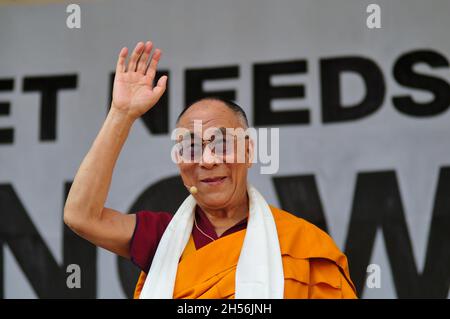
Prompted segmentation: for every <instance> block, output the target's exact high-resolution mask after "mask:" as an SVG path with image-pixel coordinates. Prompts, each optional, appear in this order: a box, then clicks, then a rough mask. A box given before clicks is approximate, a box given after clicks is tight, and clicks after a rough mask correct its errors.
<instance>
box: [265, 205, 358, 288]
mask: <svg viewBox="0 0 450 319" xmlns="http://www.w3.org/2000/svg"><path fill="white" fill-rule="evenodd" d="M270 209H271V211H272V214H273V216H274V220H275V224H276V227H277V232H278V238H279V242H280V250H281V253H282V255H283V256H285V257H289V258H287V259H286V260H288V259H290V260H292V262H294V261H295V264H296V265H300V264H302V263H304V262H306V263H307V265H308V266H307V268H308V269H309V270H308V272H309V276H310V280H312V281H315V280H319V279H317V278H329V279H327V280H328V281H329V282H336V285H337V284H338V282H339V281H340V278H341V275H342V276H343V277H344V278H345V279H346V281H347V282H348V283H349V285H350V286H351V287H352V289H353V290H354V285H353V283H352V281H351V279H350V273H349V267H348V262H347V257H346V256H345V254H344V253H343V252H342V251H341V250H340V249H339V248H338V247H337V245H336V243H335V242H334V240H333V239H332V238H331V237H330V235H328V234H327V233H326V232H324V231H323V230H321V229H320V228H319V227H317V226H315V225H314V224H312V223H310V222H308V221H306V220H305V219H303V218H300V217H297V216H295V215H293V214H291V213H289V212H286V211H284V210H282V209H279V208H276V207H274V206H270ZM315 278H316V279H315Z"/></svg>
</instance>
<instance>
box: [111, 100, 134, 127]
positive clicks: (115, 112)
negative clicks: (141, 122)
mask: <svg viewBox="0 0 450 319" xmlns="http://www.w3.org/2000/svg"><path fill="white" fill-rule="evenodd" d="M108 117H111V118H112V119H114V120H117V121H121V122H124V123H127V124H130V125H131V124H133V123H134V121H136V119H137V118H136V117H135V116H133V115H131V114H130V113H128V112H126V111H122V110H119V109H117V108H116V107H114V103H111V108H110V109H109V113H108Z"/></svg>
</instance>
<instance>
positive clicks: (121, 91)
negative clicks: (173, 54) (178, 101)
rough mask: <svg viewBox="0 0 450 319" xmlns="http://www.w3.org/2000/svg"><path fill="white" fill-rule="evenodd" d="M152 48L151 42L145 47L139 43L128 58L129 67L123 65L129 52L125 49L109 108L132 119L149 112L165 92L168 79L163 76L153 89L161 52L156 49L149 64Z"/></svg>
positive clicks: (120, 60) (117, 71)
mask: <svg viewBox="0 0 450 319" xmlns="http://www.w3.org/2000/svg"><path fill="white" fill-rule="evenodd" d="M152 47H153V44H152V42H150V41H148V42H146V43H145V44H144V43H143V42H139V43H138V44H137V45H136V47H135V48H134V51H133V53H132V54H131V57H130V59H129V61H128V66H126V65H125V61H126V58H127V55H128V48H126V47H124V48H122V50H121V51H120V53H119V58H118V60H117V67H116V76H115V78H114V88H113V99H112V105H111V108H114V109H116V110H118V111H120V112H122V113H124V114H126V115H127V116H130V117H131V118H133V119H137V118H138V117H140V116H141V115H142V114H144V113H145V112H147V111H148V110H150V109H151V108H152V107H153V106H154V105H155V104H156V103H157V102H158V100H159V99H160V98H161V96H162V95H163V94H164V91H165V90H166V84H167V76H162V77H161V78H160V79H159V80H158V83H157V84H156V86H153V80H154V78H155V75H156V67H157V65H158V61H159V59H160V58H161V50H159V49H156V50H155V51H154V53H153V55H152V56H151V59H150V63H148V60H149V57H150V53H151V51H152Z"/></svg>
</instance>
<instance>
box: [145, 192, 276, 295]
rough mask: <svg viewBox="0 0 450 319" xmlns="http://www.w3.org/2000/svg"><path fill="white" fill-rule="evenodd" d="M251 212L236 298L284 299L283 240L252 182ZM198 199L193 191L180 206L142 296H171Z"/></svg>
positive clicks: (159, 246)
mask: <svg viewBox="0 0 450 319" xmlns="http://www.w3.org/2000/svg"><path fill="white" fill-rule="evenodd" d="M247 192H248V197H249V206H250V213H249V218H248V222H247V230H246V234H245V238H244V243H243V245H242V248H241V254H240V256H239V260H238V263H237V267H236V279H235V289H236V291H235V298H236V299H269V298H270V299H281V298H283V292H284V274H283V264H282V260H281V252H280V243H279V242H278V234H277V229H276V225H275V221H274V219H273V215H272V212H271V210H270V207H269V205H268V204H267V203H266V201H265V200H264V198H263V197H262V195H261V194H260V193H259V192H258V191H257V190H256V189H255V188H254V187H253V186H251V185H250V184H249V185H248V187H247ZM195 206H196V202H195V199H194V197H193V196H192V195H190V196H189V197H187V198H186V199H185V200H184V202H183V203H182V204H181V206H180V208H178V210H177V212H176V213H175V215H174V216H173V218H172V220H171V221H170V223H169V225H168V226H167V228H166V230H165V231H164V234H163V236H162V238H161V241H160V242H159V245H158V249H157V250H156V254H155V256H154V258H153V262H152V265H151V267H150V270H149V272H148V275H147V278H146V280H145V283H144V287H143V288H142V292H141V294H140V298H141V299H171V298H173V290H174V286H175V278H176V274H177V268H178V262H179V260H180V257H181V254H182V253H183V250H184V248H185V246H186V244H187V242H188V240H189V237H190V235H191V232H192V227H193V224H194V214H195V212H194V211H195Z"/></svg>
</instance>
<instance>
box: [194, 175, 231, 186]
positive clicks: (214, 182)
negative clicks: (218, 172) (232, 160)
mask: <svg viewBox="0 0 450 319" xmlns="http://www.w3.org/2000/svg"><path fill="white" fill-rule="evenodd" d="M225 179H226V176H222V177H209V178H204V179H202V180H200V181H201V182H202V183H205V184H207V185H219V184H222V183H223V181H224V180H225Z"/></svg>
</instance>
